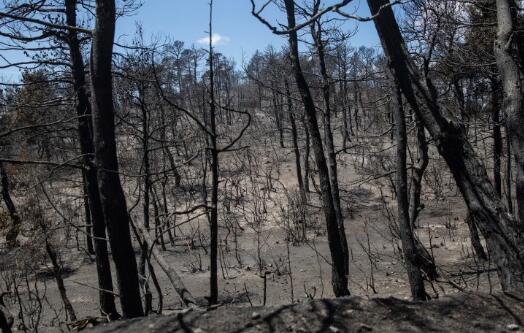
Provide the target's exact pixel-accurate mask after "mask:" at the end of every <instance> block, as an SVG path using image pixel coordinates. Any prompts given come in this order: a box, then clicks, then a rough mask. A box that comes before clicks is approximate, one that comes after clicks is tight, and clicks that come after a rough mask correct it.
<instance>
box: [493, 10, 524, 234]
mask: <svg viewBox="0 0 524 333" xmlns="http://www.w3.org/2000/svg"><path fill="white" fill-rule="evenodd" d="M496 5H497V23H498V24H497V26H498V30H497V38H496V41H495V48H494V49H495V58H496V60H497V67H498V69H499V73H500V78H501V83H502V90H503V96H504V97H503V101H502V107H503V110H504V113H505V115H506V126H507V130H508V136H509V139H510V141H511V149H512V152H513V156H514V157H515V166H516V193H517V213H518V217H519V220H520V223H521V224H524V131H523V129H524V96H523V88H522V80H523V79H524V73H523V72H522V65H523V64H522V63H520V57H519V53H520V52H521V51H524V50H519V43H518V38H517V37H516V34H517V31H516V30H517V27H516V23H515V22H516V17H517V13H518V10H519V9H518V7H517V6H516V4H515V2H514V1H512V0H496Z"/></svg>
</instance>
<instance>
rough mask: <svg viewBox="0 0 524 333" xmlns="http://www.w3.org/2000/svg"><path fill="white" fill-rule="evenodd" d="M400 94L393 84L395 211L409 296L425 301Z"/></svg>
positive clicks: (425, 295)
mask: <svg viewBox="0 0 524 333" xmlns="http://www.w3.org/2000/svg"><path fill="white" fill-rule="evenodd" d="M401 94H402V93H401V91H400V89H399V88H398V87H397V85H396V84H395V92H394V95H395V96H396V98H395V99H396V103H395V104H396V105H395V112H394V117H395V125H396V126H395V128H396V131H395V132H396V133H395V134H396V142H397V207H398V208H397V209H398V224H399V230H400V240H401V242H402V251H403V253H404V259H405V264H406V271H407V273H408V280H409V285H410V287H411V296H412V297H413V299H415V300H427V299H428V298H429V296H428V295H427V294H426V290H425V289H424V279H423V277H422V272H421V269H420V265H419V261H418V258H419V257H420V254H419V253H418V251H417V247H416V245H415V244H416V240H415V236H414V234H413V229H412V228H411V226H412V225H411V221H410V219H409V202H408V172H407V164H406V159H407V134H406V122H405V113H404V106H403V105H402V95H401Z"/></svg>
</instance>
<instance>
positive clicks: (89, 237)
mask: <svg viewBox="0 0 524 333" xmlns="http://www.w3.org/2000/svg"><path fill="white" fill-rule="evenodd" d="M86 177H87V175H86V172H85V171H82V182H83V184H82V191H83V197H84V200H83V201H84V216H85V224H86V248H87V253H89V254H91V255H92V254H95V248H94V246H93V221H92V218H91V208H90V207H89V193H88V191H87V180H86Z"/></svg>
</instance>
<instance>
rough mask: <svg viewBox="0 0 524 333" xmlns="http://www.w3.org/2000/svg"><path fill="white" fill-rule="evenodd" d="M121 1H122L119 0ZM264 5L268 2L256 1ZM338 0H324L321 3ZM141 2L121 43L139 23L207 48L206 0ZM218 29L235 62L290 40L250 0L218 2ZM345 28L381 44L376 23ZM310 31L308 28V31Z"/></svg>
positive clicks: (155, 33) (363, 10)
mask: <svg viewBox="0 0 524 333" xmlns="http://www.w3.org/2000/svg"><path fill="white" fill-rule="evenodd" d="M121 1H122V0H121ZM255 1H256V3H257V4H258V5H262V4H263V3H265V2H266V0H255ZM338 1H340V0H323V2H322V3H323V6H328V5H330V4H333V3H336V2H338ZM142 2H143V6H142V7H141V8H140V9H138V10H137V11H136V12H135V13H134V14H133V15H131V16H126V17H122V18H120V19H119V20H118V22H117V36H116V38H117V41H118V42H119V43H121V44H126V43H129V42H131V40H132V38H133V34H134V33H135V31H136V23H137V22H139V23H141V24H142V27H143V30H144V37H145V38H146V40H148V39H155V40H159V39H160V40H164V38H165V37H169V38H170V39H171V40H181V41H184V42H185V43H186V46H187V47H190V46H191V45H192V44H195V45H196V46H197V47H207V45H205V43H199V40H202V39H204V41H205V39H206V37H207V33H206V31H207V30H208V19H209V2H208V0H142ZM344 10H345V11H346V12H348V13H351V14H357V15H359V16H369V11H368V7H367V4H366V1H365V0H353V2H352V3H351V5H350V6H347V7H346V8H345V9H344ZM263 16H264V17H265V18H266V19H268V20H269V21H270V22H272V23H275V24H276V23H277V22H280V23H285V16H284V14H283V13H281V12H280V11H279V10H278V8H275V7H274V6H268V8H267V10H265V11H264V13H263ZM213 21H214V28H213V30H214V32H215V34H217V35H216V36H217V37H218V38H219V39H220V42H218V43H217V44H216V45H215V47H216V51H218V52H221V53H222V54H224V55H225V56H226V57H228V58H233V59H234V60H235V61H236V64H237V66H242V64H243V63H245V62H248V61H249V59H250V57H251V56H252V55H253V54H254V53H255V51H256V50H261V51H262V50H264V49H265V48H266V47H267V46H268V45H273V46H275V47H276V48H277V49H278V48H280V46H282V45H284V44H285V43H286V42H287V40H286V39H285V37H284V36H276V35H274V34H272V33H271V32H270V31H269V29H268V28H267V27H266V26H264V25H263V24H262V23H260V22H259V21H258V20H257V19H256V18H254V17H253V16H252V15H251V2H250V1H249V0H214V20H213ZM344 22H345V23H344V24H343V25H342V29H343V30H344V31H346V32H350V31H353V30H355V29H356V28H357V26H358V32H357V33H356V35H355V36H354V37H352V39H351V41H350V44H351V45H352V46H354V47H358V46H362V45H364V46H368V47H377V48H378V47H379V46H380V42H379V40H378V37H377V34H376V31H375V28H374V26H373V23H372V22H367V23H360V24H358V25H357V23H356V22H354V21H351V20H345V21H344ZM304 30H306V29H304ZM4 56H6V57H7V58H8V59H9V60H10V61H21V60H24V59H25V57H24V55H23V54H22V53H20V52H9V54H7V52H6V54H4ZM19 78H20V73H19V71H18V69H15V68H7V69H2V70H0V80H1V81H17V80H18V79H19Z"/></svg>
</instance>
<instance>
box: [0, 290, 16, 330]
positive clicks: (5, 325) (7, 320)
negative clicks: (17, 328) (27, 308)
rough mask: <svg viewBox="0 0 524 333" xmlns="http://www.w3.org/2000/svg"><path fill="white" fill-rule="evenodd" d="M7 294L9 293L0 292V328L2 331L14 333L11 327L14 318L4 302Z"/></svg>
mask: <svg viewBox="0 0 524 333" xmlns="http://www.w3.org/2000/svg"><path fill="white" fill-rule="evenodd" d="M5 295H7V293H5V292H2V293H0V330H1V331H2V333H12V332H13V331H12V330H11V327H12V326H13V323H14V318H13V315H12V314H11V313H10V312H9V310H8V309H7V307H6V306H5V304H4V296H5Z"/></svg>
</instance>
